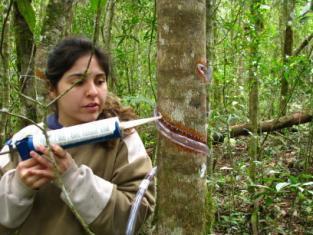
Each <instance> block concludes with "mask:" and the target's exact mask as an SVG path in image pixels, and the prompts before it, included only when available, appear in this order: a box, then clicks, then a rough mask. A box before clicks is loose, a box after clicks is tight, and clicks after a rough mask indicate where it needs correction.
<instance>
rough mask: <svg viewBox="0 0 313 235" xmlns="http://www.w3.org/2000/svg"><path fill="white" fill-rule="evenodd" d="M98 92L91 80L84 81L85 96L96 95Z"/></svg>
mask: <svg viewBox="0 0 313 235" xmlns="http://www.w3.org/2000/svg"><path fill="white" fill-rule="evenodd" d="M97 94H98V90H97V87H96V84H94V82H93V81H88V82H86V95H87V96H92V97H93V96H96V95H97Z"/></svg>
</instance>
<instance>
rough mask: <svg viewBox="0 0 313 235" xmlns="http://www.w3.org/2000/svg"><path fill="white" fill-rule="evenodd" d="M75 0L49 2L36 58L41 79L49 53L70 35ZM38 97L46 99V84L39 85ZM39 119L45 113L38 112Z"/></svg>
mask: <svg viewBox="0 0 313 235" xmlns="http://www.w3.org/2000/svg"><path fill="white" fill-rule="evenodd" d="M73 3H74V1H73V0H49V3H48V5H47V8H46V14H45V18H44V20H43V25H42V29H41V41H40V42H39V45H38V46H37V50H36V57H35V74H36V75H37V76H38V78H40V77H41V76H44V75H43V74H44V73H43V72H44V70H45V68H46V63H47V56H48V53H49V51H50V50H51V49H52V48H53V47H54V46H55V45H56V44H57V43H58V42H59V41H60V40H61V39H63V37H65V36H67V35H69V30H70V28H69V27H68V21H70V20H71V17H72V7H73ZM37 87H38V96H39V97H40V99H44V98H45V97H46V92H47V91H46V84H44V83H43V82H42V83H38V84H37ZM37 113H38V115H39V117H40V118H39V119H42V118H43V116H44V113H45V112H44V111H43V110H41V109H38V110H37Z"/></svg>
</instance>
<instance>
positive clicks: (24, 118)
mask: <svg viewBox="0 0 313 235" xmlns="http://www.w3.org/2000/svg"><path fill="white" fill-rule="evenodd" d="M0 113H3V114H7V115H10V116H14V117H18V118H20V119H23V120H26V121H28V122H30V123H31V124H33V125H35V126H36V127H38V128H39V129H40V130H42V131H44V128H42V127H41V126H40V125H38V124H37V123H36V122H34V121H33V120H31V119H29V118H27V117H25V116H23V115H20V114H16V113H11V112H9V111H8V110H7V109H0Z"/></svg>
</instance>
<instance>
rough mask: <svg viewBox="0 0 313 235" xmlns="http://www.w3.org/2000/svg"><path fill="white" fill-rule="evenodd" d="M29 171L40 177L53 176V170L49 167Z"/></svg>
mask: <svg viewBox="0 0 313 235" xmlns="http://www.w3.org/2000/svg"><path fill="white" fill-rule="evenodd" d="M30 173H31V174H32V175H35V176H37V177H40V178H42V177H44V178H48V179H50V180H51V179H53V178H54V172H53V171H52V170H51V169H32V170H30Z"/></svg>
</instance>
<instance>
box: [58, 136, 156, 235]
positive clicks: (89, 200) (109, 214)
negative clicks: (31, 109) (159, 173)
mask: <svg viewBox="0 0 313 235" xmlns="http://www.w3.org/2000/svg"><path fill="white" fill-rule="evenodd" d="M151 169H152V164H151V160H150V158H149V157H148V155H147V153H146V151H145V148H144V146H143V143H142V141H141V139H140V137H139V135H138V133H137V132H133V133H132V134H130V135H128V136H127V137H125V138H124V139H123V141H121V142H120V144H119V150H118V152H117V156H116V159H115V164H114V171H113V177H112V180H110V181H107V180H104V179H102V178H100V177H98V176H96V175H94V174H93V172H92V170H91V169H90V168H89V167H87V166H84V165H82V166H80V167H76V166H74V167H72V168H71V169H69V170H68V172H66V173H65V175H64V177H63V180H64V184H65V187H66V188H67V190H68V193H69V196H70V198H71V201H72V202H73V204H74V205H75V208H76V209H77V210H78V212H79V213H80V215H81V216H82V217H83V218H84V219H85V221H86V222H87V223H88V224H89V225H90V228H91V230H92V231H93V232H94V233H95V234H125V230H126V225H127V220H128V217H129V213H130V208H131V206H132V203H133V201H134V198H135V195H136V193H137V191H138V189H139V185H140V183H141V181H142V180H143V179H144V177H145V176H146V174H147V173H148V172H149V171H150V170H151ZM154 191H155V188H154V184H153V183H151V185H150V186H149V188H148V190H147V192H146V193H145V196H144V198H143V200H142V203H141V206H140V211H139V215H138V217H137V225H136V228H137V229H138V228H139V227H140V225H141V224H142V223H143V222H144V220H145V219H146V217H147V216H148V215H149V214H150V213H151V212H152V211H153V207H154V204H155V200H154ZM61 197H62V199H63V200H64V201H65V202H66V203H67V201H66V199H65V197H64V193H62V195H61Z"/></svg>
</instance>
